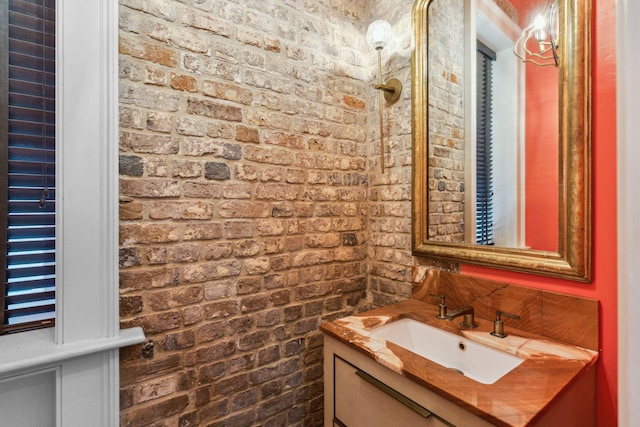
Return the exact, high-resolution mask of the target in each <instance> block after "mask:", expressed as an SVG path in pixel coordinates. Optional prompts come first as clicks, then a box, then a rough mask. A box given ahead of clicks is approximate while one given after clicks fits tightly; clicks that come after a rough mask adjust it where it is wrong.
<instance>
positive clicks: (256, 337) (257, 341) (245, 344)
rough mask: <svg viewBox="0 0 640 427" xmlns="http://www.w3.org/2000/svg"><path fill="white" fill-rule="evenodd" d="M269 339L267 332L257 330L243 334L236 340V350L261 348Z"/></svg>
mask: <svg viewBox="0 0 640 427" xmlns="http://www.w3.org/2000/svg"><path fill="white" fill-rule="evenodd" d="M268 340H269V332H267V331H257V332H254V333H251V334H248V335H245V336H243V337H242V338H240V339H239V340H238V350H241V351H243V350H252V349H256V348H261V347H262V346H264V344H265V343H266V342H267V341H268Z"/></svg>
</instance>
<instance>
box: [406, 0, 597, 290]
mask: <svg viewBox="0 0 640 427" xmlns="http://www.w3.org/2000/svg"><path fill="white" fill-rule="evenodd" d="M588 3H589V2H588V1H586V0H558V1H553V0H509V1H507V0H417V1H416V3H415V5H414V21H413V24H414V35H415V41H416V47H415V51H414V55H413V82H412V83H413V108H414V129H413V131H414V147H413V148H414V150H413V154H414V171H413V172H414V176H413V178H414V199H413V201H414V205H413V214H414V236H413V248H414V254H416V255H432V256H433V255H434V256H440V257H445V258H449V259H453V260H459V261H467V262H470V263H475V264H489V265H493V266H496V267H500V268H509V269H514V270H520V271H531V272H536V273H539V274H546V275H552V276H559V277H565V278H572V279H574V280H589V279H588V276H589V274H590V251H591V248H590V236H591V234H590V211H589V210H590V194H589V193H588V191H589V190H590V182H589V181H590V152H589V148H590V139H589V131H588V129H587V128H585V126H584V125H585V119H586V118H587V117H589V113H590V104H589V90H590V89H589V86H588V85H589V80H588V77H587V76H588V74H587V71H588V70H587V68H588V64H587V62H586V61H585V59H586V58H587V57H588V48H589V27H588V19H589V18H590V6H589V5H588ZM560 23H562V24H560ZM523 59H526V60H527V62H524V61H523ZM577 239H581V240H577Z"/></svg>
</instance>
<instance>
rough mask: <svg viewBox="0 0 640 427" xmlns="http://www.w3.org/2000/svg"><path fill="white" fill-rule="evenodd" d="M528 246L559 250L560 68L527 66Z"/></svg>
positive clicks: (526, 193)
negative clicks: (558, 110) (558, 111)
mask: <svg viewBox="0 0 640 427" xmlns="http://www.w3.org/2000/svg"><path fill="white" fill-rule="evenodd" d="M526 93H527V99H526V124H525V129H526V131H525V141H526V144H525V159H526V166H525V168H526V170H525V172H526V180H525V195H526V197H525V218H526V222H525V224H526V227H525V244H526V245H527V246H528V247H530V248H532V249H542V250H547V251H556V250H558V181H559V179H558V129H559V127H558V113H557V108H554V107H555V106H557V105H558V69H557V68H555V67H540V66H537V65H534V64H527V73H526Z"/></svg>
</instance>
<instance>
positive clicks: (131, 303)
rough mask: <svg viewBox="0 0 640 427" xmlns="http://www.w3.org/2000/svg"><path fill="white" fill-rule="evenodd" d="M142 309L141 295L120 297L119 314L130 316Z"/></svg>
mask: <svg viewBox="0 0 640 427" xmlns="http://www.w3.org/2000/svg"><path fill="white" fill-rule="evenodd" d="M141 311H142V297H141V296H139V295H132V296H121V297H120V316H122V317H125V316H131V315H132V314H136V313H140V312H141Z"/></svg>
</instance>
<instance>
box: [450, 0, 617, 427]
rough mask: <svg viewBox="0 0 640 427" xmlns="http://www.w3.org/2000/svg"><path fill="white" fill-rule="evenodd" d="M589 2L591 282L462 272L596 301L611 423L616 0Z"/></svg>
mask: <svg viewBox="0 0 640 427" xmlns="http://www.w3.org/2000/svg"><path fill="white" fill-rule="evenodd" d="M586 1H589V0H586ZM592 4H593V16H594V18H593V33H592V43H593V49H592V57H593V59H592V94H593V98H592V102H593V111H592V124H591V125H592V144H593V148H592V156H593V272H594V276H593V277H594V278H593V281H592V283H590V284H581V283H575V282H571V281H566V280H559V279H552V278H545V277H539V276H534V275H527V274H520V273H512V272H507V271H500V270H494V269H489V268H482V267H475V266H467V265H464V266H462V272H463V273H464V274H469V275H474V276H481V277H486V278H491V279H495V280H501V281H504V282H510V283H515V284H521V285H525V286H531V287H535V288H540V289H546V290H552V291H556V292H564V293H567V294H573V295H579V296H584V297H588V298H594V299H597V300H599V301H600V348H601V353H600V360H599V362H598V375H597V381H598V383H597V417H598V419H597V425H598V426H601V427H611V426H616V425H617V422H618V415H617V412H618V395H617V389H618V361H617V360H618V336H617V330H618V327H617V284H618V280H617V270H616V264H617V246H616V245H617V238H616V215H617V213H616V74H615V72H616V55H615V51H616V50H615V48H616V44H615V34H616V27H615V0H594V1H593V3H592ZM570 321H571V319H567V322H570Z"/></svg>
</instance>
